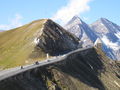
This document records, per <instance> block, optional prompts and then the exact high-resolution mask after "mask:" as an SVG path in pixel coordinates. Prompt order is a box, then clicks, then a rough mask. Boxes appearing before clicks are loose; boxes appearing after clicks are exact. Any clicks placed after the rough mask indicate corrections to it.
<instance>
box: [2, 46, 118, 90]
mask: <svg viewBox="0 0 120 90" xmlns="http://www.w3.org/2000/svg"><path fill="white" fill-rule="evenodd" d="M119 88H120V64H119V62H116V61H115V62H114V61H112V60H109V59H108V58H107V57H106V56H105V54H104V53H103V52H102V51H101V50H99V49H95V48H89V49H87V50H83V51H80V50H77V51H75V52H73V53H70V54H69V55H68V56H67V57H66V58H65V59H64V60H62V61H60V62H57V63H54V64H50V65H46V66H42V67H39V68H36V69H32V70H28V71H26V72H24V73H21V74H19V75H16V76H14V77H11V78H8V79H5V80H3V81H0V90H119Z"/></svg>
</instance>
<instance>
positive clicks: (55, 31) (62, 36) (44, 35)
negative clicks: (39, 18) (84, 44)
mask: <svg viewBox="0 0 120 90" xmlns="http://www.w3.org/2000/svg"><path fill="white" fill-rule="evenodd" d="M37 40H38V44H37V47H39V48H41V49H42V50H43V51H44V52H46V53H49V54H50V55H57V54H61V53H65V52H68V51H71V50H75V49H77V47H78V44H79V43H78V41H79V39H78V38H77V37H76V36H74V35H72V34H71V33H69V32H67V31H66V30H64V29H63V28H62V27H61V26H60V25H58V24H56V23H55V22H53V21H52V20H49V19H48V20H47V21H46V23H45V24H44V27H43V29H42V31H41V34H40V36H39V37H38V38H37Z"/></svg>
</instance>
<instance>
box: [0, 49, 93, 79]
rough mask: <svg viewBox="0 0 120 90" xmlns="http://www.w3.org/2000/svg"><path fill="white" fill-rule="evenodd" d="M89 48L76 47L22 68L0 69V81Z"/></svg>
mask: <svg viewBox="0 0 120 90" xmlns="http://www.w3.org/2000/svg"><path fill="white" fill-rule="evenodd" d="M89 48H92V47H86V48H81V49H77V50H74V51H71V52H69V53H67V54H64V55H61V56H56V57H52V58H49V59H47V60H43V61H39V62H38V63H37V64H35V63H34V64H30V65H25V66H23V67H22V68H21V67H15V68H10V69H7V70H3V71H0V81H1V80H4V79H6V78H9V77H12V76H15V75H17V74H20V73H22V72H25V71H27V70H30V69H34V68H37V67H41V66H44V65H48V64H52V63H56V62H59V61H62V60H65V58H66V57H67V56H68V55H70V54H72V53H75V52H78V51H83V50H87V49H89Z"/></svg>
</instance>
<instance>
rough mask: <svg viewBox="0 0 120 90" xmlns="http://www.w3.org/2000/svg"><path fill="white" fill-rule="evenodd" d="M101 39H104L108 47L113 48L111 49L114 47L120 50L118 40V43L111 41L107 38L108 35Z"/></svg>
mask: <svg viewBox="0 0 120 90" xmlns="http://www.w3.org/2000/svg"><path fill="white" fill-rule="evenodd" d="M101 40H102V41H103V43H104V44H105V45H106V46H107V47H108V48H111V49H113V50H119V49H120V47H119V44H118V42H116V43H113V42H111V41H110V40H109V39H108V38H107V36H103V37H102V38H101Z"/></svg>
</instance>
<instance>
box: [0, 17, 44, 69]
mask: <svg viewBox="0 0 120 90" xmlns="http://www.w3.org/2000/svg"><path fill="white" fill-rule="evenodd" d="M45 21H46V19H42V20H37V21H34V22H32V23H30V24H26V25H24V26H22V27H19V28H15V29H12V30H9V31H5V32H1V33H0V68H1V69H5V68H10V67H15V66H20V65H24V64H28V63H33V62H34V61H35V60H42V59H43V58H45V54H44V53H43V52H41V53H39V54H40V57H38V58H30V55H31V53H32V52H33V51H34V48H35V43H34V40H35V38H36V37H37V36H38V34H39V33H40V30H41V28H42V27H43V24H44V23H45Z"/></svg>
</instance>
